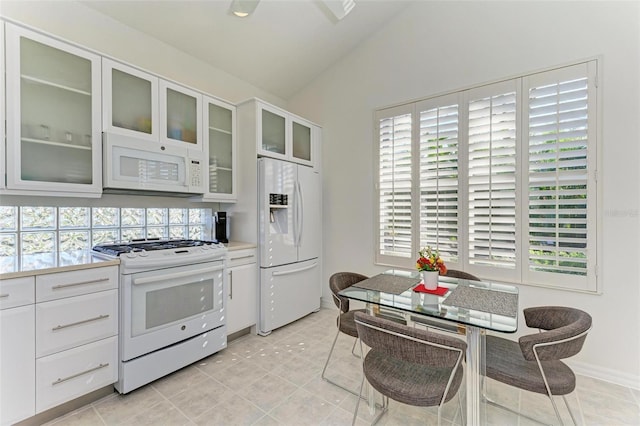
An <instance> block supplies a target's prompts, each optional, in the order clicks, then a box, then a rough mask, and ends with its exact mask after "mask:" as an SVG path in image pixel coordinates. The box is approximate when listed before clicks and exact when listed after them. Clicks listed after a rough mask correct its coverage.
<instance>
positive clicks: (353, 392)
mask: <svg viewBox="0 0 640 426" xmlns="http://www.w3.org/2000/svg"><path fill="white" fill-rule="evenodd" d="M338 336H340V330H338V332H337V333H336V337H335V338H334V339H333V344H332V345H331V350H330V351H329V356H328V357H327V361H326V362H325V363H324V368H323V369H322V375H321V377H322V380H326V381H327V382H329V383H331V384H332V385H334V386H337V387H339V388H340V389H343V390H346V391H347V392H349V393H352V394H354V395H356V396H358V394H357V393H356V391H354V390H353V389H349V388H347V387H345V386H342V385H341V384H340V383H336V382H334V381H333V380H331V379H329V378H328V377H325V373H326V371H327V366H328V365H329V361H330V360H331V356H332V355H333V350H334V348H335V347H336V342H337V341H338ZM356 341H357V339H355V340H354V343H353V344H354V347H355V342H356ZM351 351H352V352H353V349H352V350H351ZM354 355H355V354H354ZM356 356H357V355H356Z"/></svg>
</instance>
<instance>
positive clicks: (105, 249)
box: [93, 239, 218, 256]
mask: <svg viewBox="0 0 640 426" xmlns="http://www.w3.org/2000/svg"><path fill="white" fill-rule="evenodd" d="M217 243H218V242H217V241H215V240H211V241H209V240H186V239H185V240H182V239H178V240H160V239H146V240H132V241H130V242H125V243H114V244H99V245H96V246H94V247H93V250H94V251H96V252H99V253H103V254H106V255H109V256H120V255H121V254H123V253H129V252H141V251H155V250H171V249H177V248H185V247H199V246H204V245H211V244H217Z"/></svg>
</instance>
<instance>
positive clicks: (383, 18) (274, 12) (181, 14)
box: [82, 0, 410, 100]
mask: <svg viewBox="0 0 640 426" xmlns="http://www.w3.org/2000/svg"><path fill="white" fill-rule="evenodd" d="M355 2H356V5H355V7H354V8H353V10H352V11H351V12H350V13H349V14H348V15H347V16H346V17H344V18H343V19H342V20H338V19H337V18H336V17H335V15H334V14H332V13H331V12H330V10H329V8H328V7H327V5H326V4H325V3H324V2H323V1H320V0H261V1H260V2H259V4H258V6H257V8H256V9H255V11H254V13H253V14H251V15H250V16H249V17H247V18H238V17H235V16H233V15H232V14H231V13H230V9H229V8H230V5H231V0H207V1H202V0H201V1H175V0H152V1H139V0H136V1H120V0H88V1H83V2H82V3H83V4H85V5H86V6H88V7H90V8H92V9H94V10H96V11H98V12H100V13H103V14H105V15H108V16H110V17H111V18H113V19H115V20H117V21H119V22H122V23H123V24H125V25H127V26H129V27H132V28H134V29H137V30H139V31H141V32H143V33H145V34H147V35H149V36H152V37H154V38H156V39H159V40H161V41H163V42H165V43H167V44H169V45H171V46H173V47H175V48H177V49H180V50H181V51H183V52H186V53H188V54H190V55H192V56H194V57H196V58H199V59H200V60H202V61H204V62H206V63H208V64H210V65H212V66H214V67H216V68H219V69H221V70H223V71H226V72H228V73H230V74H232V75H234V76H236V77H238V78H241V79H243V80H245V81H247V82H249V83H251V84H253V85H254V86H256V87H259V88H261V89H262V90H265V91H268V92H270V93H272V94H274V95H276V96H278V97H280V98H282V99H285V100H287V99H289V98H291V97H292V96H293V95H294V94H296V93H297V92H298V91H299V90H301V89H302V88H304V87H305V86H306V85H307V84H309V83H310V82H311V81H313V79H315V78H316V77H317V76H318V75H319V74H320V73H322V71H324V70H325V69H326V68H328V67H329V66H331V65H332V64H333V63H335V62H336V61H338V60H340V58H342V57H343V56H344V55H345V54H347V53H348V52H349V51H351V50H352V49H353V48H354V47H355V46H357V45H358V44H359V43H361V42H362V41H363V40H365V39H367V38H368V37H369V36H371V35H372V34H374V33H375V32H376V31H377V30H378V29H379V28H380V27H381V26H383V25H385V23H386V22H388V21H389V20H390V19H392V18H393V17H394V16H395V15H396V14H397V13H399V12H400V11H401V10H402V9H404V8H405V7H407V5H408V4H409V3H410V2H409V1H400V0H397V1H396V0H386V1H384V0H378V1H374V0H355Z"/></svg>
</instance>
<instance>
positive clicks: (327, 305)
mask: <svg viewBox="0 0 640 426" xmlns="http://www.w3.org/2000/svg"><path fill="white" fill-rule="evenodd" d="M320 308H321V309H336V305H335V303H333V297H332V298H329V299H327V298H324V297H321V298H320Z"/></svg>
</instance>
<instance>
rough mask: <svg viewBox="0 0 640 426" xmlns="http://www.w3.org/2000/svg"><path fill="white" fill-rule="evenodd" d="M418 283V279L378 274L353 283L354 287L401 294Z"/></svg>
mask: <svg viewBox="0 0 640 426" xmlns="http://www.w3.org/2000/svg"><path fill="white" fill-rule="evenodd" d="M419 282H420V278H408V277H400V276H397V275H390V274H379V275H376V276H373V277H371V278H368V279H366V280H364V281H360V282H357V283H355V284H354V285H353V286H354V287H359V288H364V289H366V290H375V291H381V292H383V293H390V294H401V293H404V292H405V291H407V290H409V289H410V288H411V287H413V286H414V285H416V284H418V283H419Z"/></svg>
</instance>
